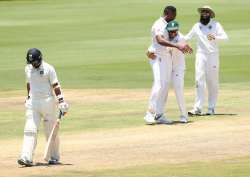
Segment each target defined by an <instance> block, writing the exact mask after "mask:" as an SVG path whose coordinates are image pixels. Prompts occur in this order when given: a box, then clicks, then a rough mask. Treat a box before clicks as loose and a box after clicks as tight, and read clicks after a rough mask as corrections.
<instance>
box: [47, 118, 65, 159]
mask: <svg viewBox="0 0 250 177" xmlns="http://www.w3.org/2000/svg"><path fill="white" fill-rule="evenodd" d="M61 116H62V114H61V113H60V115H59V117H58V119H57V120H56V122H55V124H54V126H53V129H52V131H51V133H50V135H49V138H48V140H47V143H46V146H45V150H44V155H43V159H44V160H46V161H48V160H49V159H50V149H51V146H52V142H53V141H54V140H55V138H56V136H57V133H58V131H59V125H60V120H61Z"/></svg>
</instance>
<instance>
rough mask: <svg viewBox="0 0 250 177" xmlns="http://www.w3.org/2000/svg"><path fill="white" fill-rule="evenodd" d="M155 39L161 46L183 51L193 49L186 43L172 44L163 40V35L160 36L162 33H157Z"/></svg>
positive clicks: (190, 51)
mask: <svg viewBox="0 0 250 177" xmlns="http://www.w3.org/2000/svg"><path fill="white" fill-rule="evenodd" d="M156 41H157V42H158V43H159V44H161V45H163V46H166V47H174V48H177V49H179V50H180V51H182V52H183V53H192V52H193V49H192V48H191V47H190V46H189V45H188V44H183V45H180V44H174V43H172V42H169V41H167V40H165V39H164V36H162V35H157V36H156Z"/></svg>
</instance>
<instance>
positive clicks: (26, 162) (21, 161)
mask: <svg viewBox="0 0 250 177" xmlns="http://www.w3.org/2000/svg"><path fill="white" fill-rule="evenodd" d="M17 163H18V164H19V165H22V166H25V167H32V166H33V162H32V161H29V160H26V159H18V160H17Z"/></svg>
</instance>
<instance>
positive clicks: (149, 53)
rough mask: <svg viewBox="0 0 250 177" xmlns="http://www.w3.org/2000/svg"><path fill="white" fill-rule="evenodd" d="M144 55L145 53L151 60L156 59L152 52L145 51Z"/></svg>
mask: <svg viewBox="0 0 250 177" xmlns="http://www.w3.org/2000/svg"><path fill="white" fill-rule="evenodd" d="M146 55H147V57H148V58H149V59H151V60H154V59H156V55H155V54H154V53H153V52H149V51H147V53H146Z"/></svg>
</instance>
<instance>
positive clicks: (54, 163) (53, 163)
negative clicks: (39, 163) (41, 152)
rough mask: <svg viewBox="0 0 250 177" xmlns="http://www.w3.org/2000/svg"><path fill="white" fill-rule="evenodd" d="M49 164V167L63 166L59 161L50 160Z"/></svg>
mask: <svg viewBox="0 0 250 177" xmlns="http://www.w3.org/2000/svg"><path fill="white" fill-rule="evenodd" d="M48 164H49V165H59V164H61V163H60V162H59V160H57V159H50V160H49V161H48Z"/></svg>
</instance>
